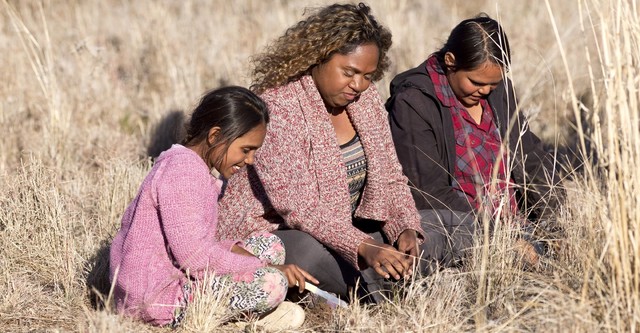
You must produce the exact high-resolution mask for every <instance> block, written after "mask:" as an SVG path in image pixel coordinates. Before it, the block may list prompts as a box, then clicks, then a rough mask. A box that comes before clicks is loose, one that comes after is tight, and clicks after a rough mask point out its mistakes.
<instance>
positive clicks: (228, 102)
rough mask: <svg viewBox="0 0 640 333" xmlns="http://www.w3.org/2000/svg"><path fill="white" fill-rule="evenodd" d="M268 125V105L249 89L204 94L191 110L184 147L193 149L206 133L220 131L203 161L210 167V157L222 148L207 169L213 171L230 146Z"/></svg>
mask: <svg viewBox="0 0 640 333" xmlns="http://www.w3.org/2000/svg"><path fill="white" fill-rule="evenodd" d="M268 122H269V112H268V109H267V105H266V104H265V103H264V101H263V100H262V99H261V98H260V97H258V96H257V95H256V94H254V93H253V92H251V91H250V90H249V89H246V88H243V87H238V86H229V87H223V88H219V89H215V90H212V91H209V92H207V93H206V94H205V95H204V96H203V97H202V99H201V100H200V103H199V104H198V106H197V107H196V108H195V109H194V110H193V113H192V114H191V119H190V120H189V123H188V124H187V125H186V137H185V138H184V140H182V144H183V145H185V146H194V145H197V144H199V143H200V142H202V140H205V141H206V140H207V137H208V135H209V131H210V130H211V129H212V128H213V127H219V128H220V132H219V134H218V135H217V136H216V139H215V141H214V142H213V143H210V144H208V145H209V147H208V148H207V150H206V152H205V153H204V156H203V158H204V160H205V161H206V162H207V163H209V157H210V155H211V153H212V152H213V151H214V150H215V149H216V148H217V147H220V146H224V149H223V151H222V154H220V157H219V158H218V159H217V160H216V161H215V162H214V164H213V165H209V167H216V166H218V164H219V163H220V162H221V161H222V159H223V158H224V155H225V154H226V153H227V149H229V146H230V145H231V143H232V142H233V141H234V140H235V139H237V138H239V137H241V136H243V135H245V134H246V133H247V132H249V131H250V130H251V129H253V128H255V127H256V126H258V125H260V124H267V123H268Z"/></svg>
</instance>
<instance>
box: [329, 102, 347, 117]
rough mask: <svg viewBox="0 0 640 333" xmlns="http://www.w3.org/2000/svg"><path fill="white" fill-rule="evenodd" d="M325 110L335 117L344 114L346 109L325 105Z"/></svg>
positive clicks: (344, 107)
mask: <svg viewBox="0 0 640 333" xmlns="http://www.w3.org/2000/svg"><path fill="white" fill-rule="evenodd" d="M325 108H326V109H327V112H329V114H331V115H332V116H337V115H339V114H341V113H342V112H344V111H345V110H346V109H347V107H346V106H335V107H334V106H329V105H326V104H325Z"/></svg>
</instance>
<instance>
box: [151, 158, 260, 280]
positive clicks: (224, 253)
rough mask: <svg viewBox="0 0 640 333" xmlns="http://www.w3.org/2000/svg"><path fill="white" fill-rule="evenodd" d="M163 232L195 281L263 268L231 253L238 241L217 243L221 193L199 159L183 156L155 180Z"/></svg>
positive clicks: (168, 162)
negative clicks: (215, 275) (210, 274)
mask: <svg viewBox="0 0 640 333" xmlns="http://www.w3.org/2000/svg"><path fill="white" fill-rule="evenodd" d="M153 181H154V184H153V185H152V186H153V189H154V193H155V195H156V203H157V205H158V210H159V214H160V221H161V224H162V225H161V228H162V229H163V232H164V234H165V237H166V242H167V247H168V250H169V251H170V252H171V254H172V255H173V258H174V260H175V261H176V264H177V266H178V267H180V268H181V269H183V270H185V271H188V272H189V274H190V275H192V276H194V277H196V278H202V277H203V275H204V273H205V272H207V271H209V272H213V271H215V272H216V273H217V274H226V273H233V272H238V271H243V270H247V269H255V268H258V267H262V266H264V264H263V263H262V262H260V260H259V259H258V258H256V257H253V256H251V257H249V256H244V255H241V254H236V253H232V251H231V250H232V247H233V246H234V245H235V244H236V242H235V241H220V242H217V241H215V237H214V236H215V232H216V223H217V214H218V210H217V202H216V200H217V197H218V190H217V188H216V187H215V185H214V181H213V179H212V177H211V176H210V175H209V172H208V170H207V168H206V166H205V165H204V163H203V162H202V161H201V160H200V159H199V157H198V156H195V155H188V154H180V155H178V156H175V157H173V158H171V160H169V161H167V164H166V165H165V166H164V168H163V170H162V172H160V173H159V175H158V176H157V177H156V178H155V179H154V180H153Z"/></svg>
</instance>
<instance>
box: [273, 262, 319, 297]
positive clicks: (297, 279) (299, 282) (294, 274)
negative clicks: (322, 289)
mask: <svg viewBox="0 0 640 333" xmlns="http://www.w3.org/2000/svg"><path fill="white" fill-rule="evenodd" d="M277 268H278V269H280V271H282V273H284V275H285V277H286V278H287V281H288V283H289V288H293V287H295V286H298V291H299V292H303V291H304V287H305V282H306V280H309V281H311V282H313V283H315V284H318V283H320V281H318V279H316V278H315V277H313V275H311V274H309V273H308V272H307V271H305V270H303V269H302V268H300V267H298V266H296V265H292V264H289V265H280V266H277Z"/></svg>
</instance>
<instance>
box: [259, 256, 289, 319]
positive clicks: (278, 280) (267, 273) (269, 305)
mask: <svg viewBox="0 0 640 333" xmlns="http://www.w3.org/2000/svg"><path fill="white" fill-rule="evenodd" d="M261 270H262V271H263V274H264V275H263V279H262V280H263V284H262V286H260V287H261V288H262V291H263V292H264V295H265V298H266V299H265V309H264V312H266V311H269V310H271V309H274V308H276V307H277V306H278V305H279V304H280V303H282V302H283V301H284V298H285V296H286V294H287V289H288V285H289V281H288V280H287V278H286V277H285V276H284V274H283V273H282V272H281V271H280V270H278V269H276V268H273V267H265V268H262V269H261Z"/></svg>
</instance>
